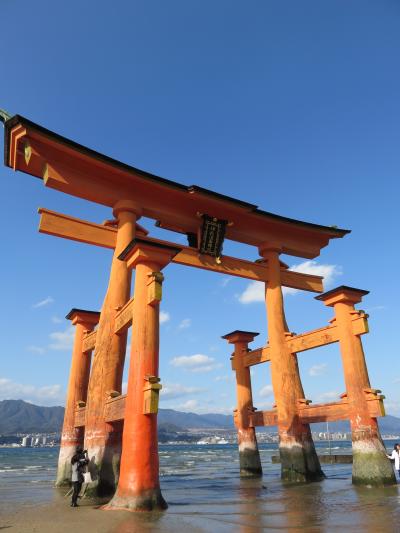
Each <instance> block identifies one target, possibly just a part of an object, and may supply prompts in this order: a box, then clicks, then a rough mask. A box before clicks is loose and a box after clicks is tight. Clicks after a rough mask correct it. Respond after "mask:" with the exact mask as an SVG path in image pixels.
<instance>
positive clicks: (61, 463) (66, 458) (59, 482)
mask: <svg viewBox="0 0 400 533" xmlns="http://www.w3.org/2000/svg"><path fill="white" fill-rule="evenodd" d="M76 446H77V445H76V444H73V445H70V446H66V445H64V446H62V447H61V448H60V455H59V458H58V467H57V478H56V484H55V486H56V487H67V486H70V485H71V475H72V465H71V459H72V457H73V455H75V452H76Z"/></svg>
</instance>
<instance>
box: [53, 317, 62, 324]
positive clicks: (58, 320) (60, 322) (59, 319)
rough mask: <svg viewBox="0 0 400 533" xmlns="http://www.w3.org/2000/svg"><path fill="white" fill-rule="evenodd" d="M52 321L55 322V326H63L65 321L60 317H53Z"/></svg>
mask: <svg viewBox="0 0 400 533" xmlns="http://www.w3.org/2000/svg"><path fill="white" fill-rule="evenodd" d="M51 321H52V322H53V324H62V323H63V322H64V321H63V320H62V319H61V318H59V317H58V316H52V317H51Z"/></svg>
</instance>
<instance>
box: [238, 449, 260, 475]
mask: <svg viewBox="0 0 400 533" xmlns="http://www.w3.org/2000/svg"><path fill="white" fill-rule="evenodd" d="M239 463H240V477H262V475H263V472H262V467H261V461H260V454H259V451H258V450H243V451H241V452H239Z"/></svg>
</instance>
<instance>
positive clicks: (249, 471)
mask: <svg viewBox="0 0 400 533" xmlns="http://www.w3.org/2000/svg"><path fill="white" fill-rule="evenodd" d="M257 335H258V333H252V332H249V331H238V330H236V331H232V333H228V334H227V335H224V336H223V337H222V338H223V339H226V340H227V341H228V342H229V344H234V345H235V351H234V353H233V366H234V368H235V372H236V396H237V408H236V412H235V416H234V420H235V425H236V428H237V431H238V445H239V464H240V477H261V476H262V467H261V461H260V453H259V451H258V445H257V437H256V431H255V428H254V427H250V425H249V424H250V414H251V413H252V412H253V411H254V406H253V396H252V392H251V377H250V368H249V367H246V366H244V365H243V356H244V354H246V353H247V351H248V344H249V342H252V341H253V339H254V337H256V336H257Z"/></svg>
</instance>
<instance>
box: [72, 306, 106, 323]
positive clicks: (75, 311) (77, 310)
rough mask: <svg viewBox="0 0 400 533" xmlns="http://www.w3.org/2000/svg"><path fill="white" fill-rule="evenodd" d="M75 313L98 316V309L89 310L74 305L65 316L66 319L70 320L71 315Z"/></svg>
mask: <svg viewBox="0 0 400 533" xmlns="http://www.w3.org/2000/svg"><path fill="white" fill-rule="evenodd" d="M75 313H89V314H90V315H98V316H100V312H99V311H89V310H87V309H78V308H76V307H73V308H72V309H71V311H70V312H69V313H68V315H67V316H66V317H65V318H66V319H67V320H71V318H72V317H73V315H74V314H75Z"/></svg>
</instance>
